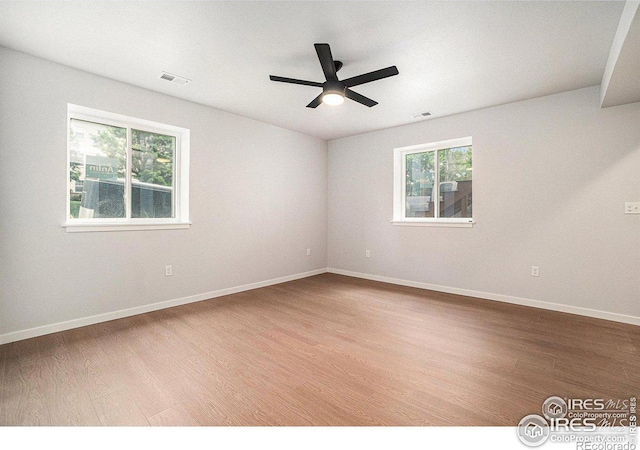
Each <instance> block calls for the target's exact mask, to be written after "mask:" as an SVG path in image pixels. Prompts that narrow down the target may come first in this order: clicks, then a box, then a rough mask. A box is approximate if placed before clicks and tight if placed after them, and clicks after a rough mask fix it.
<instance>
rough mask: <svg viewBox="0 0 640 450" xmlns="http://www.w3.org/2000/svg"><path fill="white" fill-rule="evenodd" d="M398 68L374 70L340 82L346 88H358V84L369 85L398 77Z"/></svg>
mask: <svg viewBox="0 0 640 450" xmlns="http://www.w3.org/2000/svg"><path fill="white" fill-rule="evenodd" d="M398 73H399V72H398V68H397V67H396V66H391V67H387V68H386V69H380V70H374V71H373V72H369V73H365V74H362V75H358V76H357V77H351V78H347V79H346V80H342V82H343V83H344V85H345V86H346V87H353V86H358V85H360V84H365V83H371V82H372V81H376V80H381V79H383V78H387V77H392V76H394V75H398Z"/></svg>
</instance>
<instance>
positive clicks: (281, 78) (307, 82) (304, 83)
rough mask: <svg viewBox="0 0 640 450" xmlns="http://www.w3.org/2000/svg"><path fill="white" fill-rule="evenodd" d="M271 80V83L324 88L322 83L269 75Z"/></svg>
mask: <svg viewBox="0 0 640 450" xmlns="http://www.w3.org/2000/svg"><path fill="white" fill-rule="evenodd" d="M269 79H270V80H271V81H280V82H281V83H291V84H303V85H305V86H315V87H322V83H317V82H315V81H307V80H296V79H295V78H285V77H277V76H275V75H269Z"/></svg>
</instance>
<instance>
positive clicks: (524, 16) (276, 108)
mask: <svg viewBox="0 0 640 450" xmlns="http://www.w3.org/2000/svg"><path fill="white" fill-rule="evenodd" d="M623 7H624V2H608V1H606V2H584V1H580V2H469V3H467V2H464V3H463V2H391V1H387V2H384V1H383V2H360V1H349V2H346V1H332V2H324V1H317V2H295V1H294V2H276V1H262V2H244V1H242V2H111V1H97V2H90V1H85V2H53V1H51V2H44V3H40V2H38V3H34V2H0V46H4V47H8V48H12V49H15V50H19V51H23V52H25V53H29V54H32V55H36V56H39V57H42V58H46V59H49V60H52V61H56V62H59V63H62V64H66V65H69V66H72V67H76V68H79V69H82V70H86V71H88V72H92V73H96V74H100V75H103V76H106V77H109V78H113V79H116V80H120V81H123V82H126V83H130V84H133V85H137V86H142V87H144V88H148V89H151V90H154V91H158V92H163V93H166V94H170V95H173V96H176V97H180V98H183V99H187V100H191V101H195V102H198V103H202V104H205V105H209V106H212V107H214V108H218V109H222V110H226V111H230V112H233V113H237V114H240V115H243V116H247V117H251V118H254V119H258V120H261V121H264V122H267V123H272V124H275V125H279V126H281V127H284V128H288V129H291V130H296V131H299V132H302V133H306V134H309V135H313V136H318V137H321V138H323V139H334V138H338V137H342V136H348V135H353V134H358V133H362V132H366V131H371V130H375V129H380V128H386V127H391V126H396V125H402V124H406V123H410V122H413V121H415V119H413V118H412V115H413V114H414V113H419V112H422V111H425V110H428V111H431V112H432V113H433V115H434V116H435V117H438V116H444V115H449V114H455V113H460V112H464V111H470V110H474V109H478V108H483V107H487V106H492V105H498V104H503V103H508V102H513V101H517V100H523V99H527V98H532V97H537V96H542V95H547V94H552V93H556V92H562V91H567V90H572V89H578V88H581V87H586V86H592V85H597V84H599V83H600V81H601V78H602V75H603V71H604V68H605V65H606V63H607V57H608V54H609V49H610V47H611V43H612V40H613V38H614V35H615V33H616V27H617V25H618V21H619V19H620V16H621V13H622V10H623ZM315 42H327V43H329V44H330V45H331V49H332V51H333V55H334V58H335V59H339V60H341V61H343V62H344V67H343V68H342V70H341V71H340V72H339V77H340V78H348V77H351V76H355V75H359V74H361V73H364V72H369V71H372V70H376V69H380V68H383V67H387V66H390V65H396V66H397V67H398V70H399V71H400V75H398V76H395V77H391V78H387V79H384V80H379V81H376V82H374V83H371V84H366V85H362V86H358V87H356V88H354V90H355V91H356V92H359V93H361V94H363V95H366V96H368V97H371V98H373V99H374V100H376V101H378V102H379V105H377V106H375V107H373V108H367V107H365V106H362V105H360V104H357V103H355V102H352V101H347V102H345V103H344V104H343V105H341V106H338V107H328V106H327V105H320V106H319V107H318V108H317V109H310V108H305V105H306V104H307V103H309V102H310V101H311V100H312V99H313V98H314V97H315V96H316V95H318V94H319V93H320V90H319V88H313V87H308V86H298V85H290V84H283V83H275V82H272V81H269V75H270V74H273V75H280V76H285V77H290V78H301V79H307V80H313V81H324V80H323V76H322V70H321V68H320V64H319V63H318V60H317V57H316V54H315V51H314V48H313V44H314V43H315ZM161 71H167V72H170V73H174V74H178V75H182V76H184V77H187V78H190V79H192V80H193V82H192V83H190V84H188V85H187V86H184V87H181V86H178V85H175V84H172V83H170V82H167V81H163V80H160V79H159V76H160V73H161Z"/></svg>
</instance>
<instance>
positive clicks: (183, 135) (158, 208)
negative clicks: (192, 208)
mask: <svg viewBox="0 0 640 450" xmlns="http://www.w3.org/2000/svg"><path fill="white" fill-rule="evenodd" d="M67 157H68V166H67V186H68V187H67V216H66V217H67V220H66V223H65V226H66V227H67V231H113V230H132V229H136V230H137V229H166V228H186V227H188V226H189V130H187V129H184V128H178V127H174V126H170V125H164V124H159V123H154V122H150V121H147V120H142V119H135V118H132V117H126V116H122V115H119V114H112V113H107V112H103V111H98V110H94V109H89V108H84V107H81V106H76V105H68V153H67Z"/></svg>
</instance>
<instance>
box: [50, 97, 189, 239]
mask: <svg viewBox="0 0 640 450" xmlns="http://www.w3.org/2000/svg"><path fill="white" fill-rule="evenodd" d="M72 119H76V120H84V121H88V122H95V123H99V124H104V125H112V126H116V127H120V128H126V129H127V150H126V151H127V164H126V173H125V185H124V187H125V208H126V214H125V215H126V217H125V218H95V219H85V218H77V219H76V218H71V217H70V215H71V193H70V190H69V170H70V167H71V160H70V154H71V152H70V148H69V146H70V139H69V134H70V133H69V130H70V129H71V120H72ZM132 128H134V129H136V130H140V131H149V132H152V133H158V134H164V135H168V136H173V137H175V138H176V149H175V155H174V193H173V202H174V205H173V206H174V212H175V214H174V216H175V217H171V218H131V199H130V198H129V196H130V192H131V155H132V152H131V129H132ZM189 141H190V131H189V129H187V128H180V127H176V126H173V125H166V124H162V123H157V122H152V121H150V120H144V119H138V118H135V117H129V116H124V115H122V114H115V113H110V112H106V111H100V110H97V109H93V108H87V107H84V106H78V105H73V104H71V103H68V104H67V167H66V174H65V176H66V178H65V179H66V182H65V188H66V191H67V205H66V220H65V222H64V224H63V225H62V226H63V227H65V228H66V230H67V232H68V233H73V232H86V231H130V230H167V229H183V228H189V226H190V225H191V222H190V221H189Z"/></svg>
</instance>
